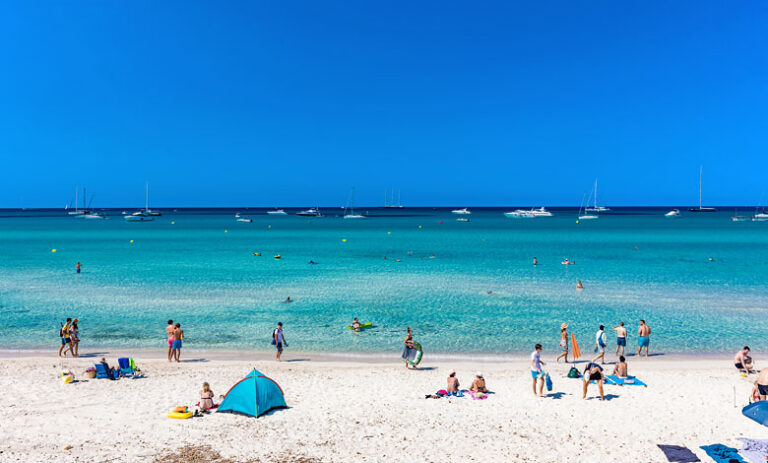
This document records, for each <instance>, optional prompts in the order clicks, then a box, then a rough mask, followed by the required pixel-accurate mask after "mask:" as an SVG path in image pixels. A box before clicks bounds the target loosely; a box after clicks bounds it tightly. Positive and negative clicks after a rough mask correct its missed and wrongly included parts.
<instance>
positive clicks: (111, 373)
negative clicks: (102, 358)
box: [93, 363, 120, 379]
mask: <svg viewBox="0 0 768 463" xmlns="http://www.w3.org/2000/svg"><path fill="white" fill-rule="evenodd" d="M93 366H95V367H96V378H107V379H117V378H119V377H120V370H119V369H117V368H109V365H107V364H105V363H94V364H93Z"/></svg>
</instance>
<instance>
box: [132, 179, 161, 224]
mask: <svg viewBox="0 0 768 463" xmlns="http://www.w3.org/2000/svg"><path fill="white" fill-rule="evenodd" d="M159 215H162V214H161V213H159V212H153V211H150V210H149V182H147V184H146V190H145V193H144V210H143V211H142V210H138V211H136V212H134V213H133V214H131V215H124V216H123V219H124V220H125V221H126V222H150V221H152V220H154V218H155V217H157V216H159Z"/></svg>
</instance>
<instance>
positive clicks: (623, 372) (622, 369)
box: [613, 355, 629, 378]
mask: <svg viewBox="0 0 768 463" xmlns="http://www.w3.org/2000/svg"><path fill="white" fill-rule="evenodd" d="M613 374H614V375H616V376H618V377H619V378H626V377H627V376H629V374H628V368H627V360H626V359H625V358H624V356H623V355H622V356H620V357H619V363H617V364H616V366H614V367H613Z"/></svg>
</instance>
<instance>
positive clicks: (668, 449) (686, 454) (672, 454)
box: [658, 444, 701, 463]
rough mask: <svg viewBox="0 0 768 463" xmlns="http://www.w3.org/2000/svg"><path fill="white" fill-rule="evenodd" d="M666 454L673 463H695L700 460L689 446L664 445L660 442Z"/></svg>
mask: <svg viewBox="0 0 768 463" xmlns="http://www.w3.org/2000/svg"><path fill="white" fill-rule="evenodd" d="M658 446H659V448H660V449H661V451H662V452H664V456H666V457H667V460H669V461H671V462H672V463H695V462H697V461H701V460H699V457H697V456H696V454H695V453H693V452H692V451H691V449H689V448H688V447H682V446H680V445H662V444H658Z"/></svg>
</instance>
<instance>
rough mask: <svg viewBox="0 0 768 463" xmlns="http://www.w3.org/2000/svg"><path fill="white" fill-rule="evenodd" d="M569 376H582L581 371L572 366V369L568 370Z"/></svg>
mask: <svg viewBox="0 0 768 463" xmlns="http://www.w3.org/2000/svg"><path fill="white" fill-rule="evenodd" d="M568 377H569V378H581V373H579V370H578V369H577V368H576V367H571V369H570V370H568Z"/></svg>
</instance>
